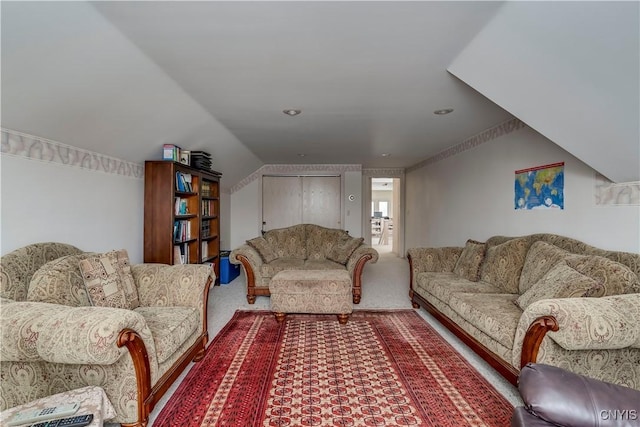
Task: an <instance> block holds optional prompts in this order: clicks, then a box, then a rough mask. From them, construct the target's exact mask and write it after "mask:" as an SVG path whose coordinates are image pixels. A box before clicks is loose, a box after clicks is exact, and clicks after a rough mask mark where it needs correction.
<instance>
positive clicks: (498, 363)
mask: <svg viewBox="0 0 640 427" xmlns="http://www.w3.org/2000/svg"><path fill="white" fill-rule="evenodd" d="M411 292H412V294H413V297H412V298H411V302H412V304H413V306H414V308H418V307H416V305H418V306H422V307H424V309H425V310H427V311H428V312H429V313H430V314H431V315H432V316H433V317H435V318H436V319H437V320H438V321H439V322H440V323H442V325H444V326H445V327H446V328H447V329H449V330H450V331H451V332H453V334H454V335H455V336H457V337H458V338H460V340H461V341H462V342H464V343H465V344H466V345H468V346H469V347H470V348H471V350H473V351H474V352H475V353H476V354H477V355H478V356H480V357H482V359H484V361H485V362H487V363H488V364H489V365H491V367H492V368H493V369H495V370H496V371H498V373H500V375H502V376H503V377H504V378H505V379H506V380H507V381H509V382H510V383H511V384H513V385H517V381H518V375H519V372H518V370H516V369H515V368H514V367H513V366H511V365H510V364H509V363H507V362H506V361H504V360H503V359H502V358H501V357H500V356H498V355H497V354H495V353H494V352H493V351H491V350H489V349H488V348H486V347H485V346H484V345H482V344H480V342H478V341H477V340H476V339H475V338H474V337H473V336H471V335H470V334H469V333H468V332H467V331H465V330H464V329H462V328H461V327H460V326H458V324H457V323H455V322H454V321H452V320H451V319H449V318H448V317H447V316H446V315H444V314H442V313H441V312H440V311H439V310H438V309H437V308H435V307H434V306H433V305H431V303H429V302H428V301H427V300H425V299H424V298H423V297H421V296H420V295H418V294H417V293H415V292H413V290H412V291H411Z"/></svg>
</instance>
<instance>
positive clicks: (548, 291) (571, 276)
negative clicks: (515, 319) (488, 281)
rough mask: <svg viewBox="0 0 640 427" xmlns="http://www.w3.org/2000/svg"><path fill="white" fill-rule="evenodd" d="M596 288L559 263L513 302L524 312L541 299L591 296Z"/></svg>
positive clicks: (588, 280)
mask: <svg viewBox="0 0 640 427" xmlns="http://www.w3.org/2000/svg"><path fill="white" fill-rule="evenodd" d="M597 287H598V282H596V281H595V280H593V279H592V278H590V277H588V276H585V275H584V274H582V273H580V272H578V271H576V270H575V269H573V268H571V267H570V266H568V265H567V264H566V263H565V262H564V261H561V262H560V263H558V264H556V265H555V266H553V267H552V268H551V269H550V270H549V271H548V272H547V273H546V274H545V275H544V276H543V277H542V278H541V279H540V280H539V281H537V282H536V283H534V284H533V286H531V287H530V288H529V289H528V290H527V291H526V292H525V293H524V294H522V295H520V296H519V297H518V298H517V299H516V300H515V301H514V302H515V304H516V305H517V306H518V307H520V308H521V309H523V310H524V309H526V308H527V307H528V306H529V305H531V304H533V303H534V302H536V301H540V300H543V299H549V298H577V297H587V296H591V295H590V294H591V292H592V289H594V288H597Z"/></svg>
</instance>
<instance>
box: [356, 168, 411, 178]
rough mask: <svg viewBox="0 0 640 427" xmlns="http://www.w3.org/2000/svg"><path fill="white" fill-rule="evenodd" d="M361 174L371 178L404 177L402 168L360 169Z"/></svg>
mask: <svg viewBox="0 0 640 427" xmlns="http://www.w3.org/2000/svg"><path fill="white" fill-rule="evenodd" d="M362 176H370V177H373V178H404V168H380V169H362Z"/></svg>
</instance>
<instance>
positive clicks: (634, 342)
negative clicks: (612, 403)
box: [407, 234, 640, 389]
mask: <svg viewBox="0 0 640 427" xmlns="http://www.w3.org/2000/svg"><path fill="white" fill-rule="evenodd" d="M407 256H408V259H409V265H410V275H411V281H410V291H409V294H410V296H411V300H412V302H413V305H414V307H418V306H422V307H424V308H425V309H426V310H428V311H429V312H430V313H432V314H433V315H434V316H435V317H436V318H437V319H438V320H439V321H440V322H441V323H443V324H444V325H445V326H447V327H448V328H449V329H450V330H451V331H453V332H454V333H455V334H456V335H457V336H458V337H460V338H461V339H462V340H463V341H465V342H466V343H467V344H468V345H470V347H471V348H472V349H473V350H474V351H476V353H478V354H479V355H480V356H482V357H483V358H484V359H485V360H486V361H487V362H489V363H490V364H491V365H492V366H493V367H494V368H496V369H497V370H498V371H499V372H500V373H502V374H503V375H504V376H505V377H506V378H507V379H509V380H510V381H511V382H513V383H514V384H515V382H516V380H517V377H518V374H519V372H520V368H521V367H522V366H524V365H525V364H526V363H528V362H533V363H543V364H547V365H554V366H558V367H561V368H564V369H566V370H569V371H572V372H575V373H577V374H581V375H585V376H588V377H592V378H595V379H599V380H602V381H607V382H611V383H614V384H619V385H624V386H627V387H631V388H635V389H640V280H639V274H640V254H636V253H628V252H616V251H605V250H602V249H598V248H595V247H593V246H589V245H587V244H585V243H582V242H580V241H578V240H575V239H571V238H568V237H563V236H559V235H556V234H532V235H528V236H523V237H504V236H494V237H491V238H490V239H488V240H487V241H486V242H484V243H482V242H476V241H473V240H469V241H467V243H466V245H465V247H442V248H412V249H409V250H408V253H407Z"/></svg>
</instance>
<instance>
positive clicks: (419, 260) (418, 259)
mask: <svg viewBox="0 0 640 427" xmlns="http://www.w3.org/2000/svg"><path fill="white" fill-rule="evenodd" d="M463 250H464V248H456V247H442V248H411V249H409V250H408V251H407V256H409V257H411V259H412V260H413V275H414V277H416V276H417V275H418V273H421V272H423V271H432V272H452V271H453V269H454V267H455V266H456V263H457V262H458V259H459V258H460V255H461V254H462V251H463Z"/></svg>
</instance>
